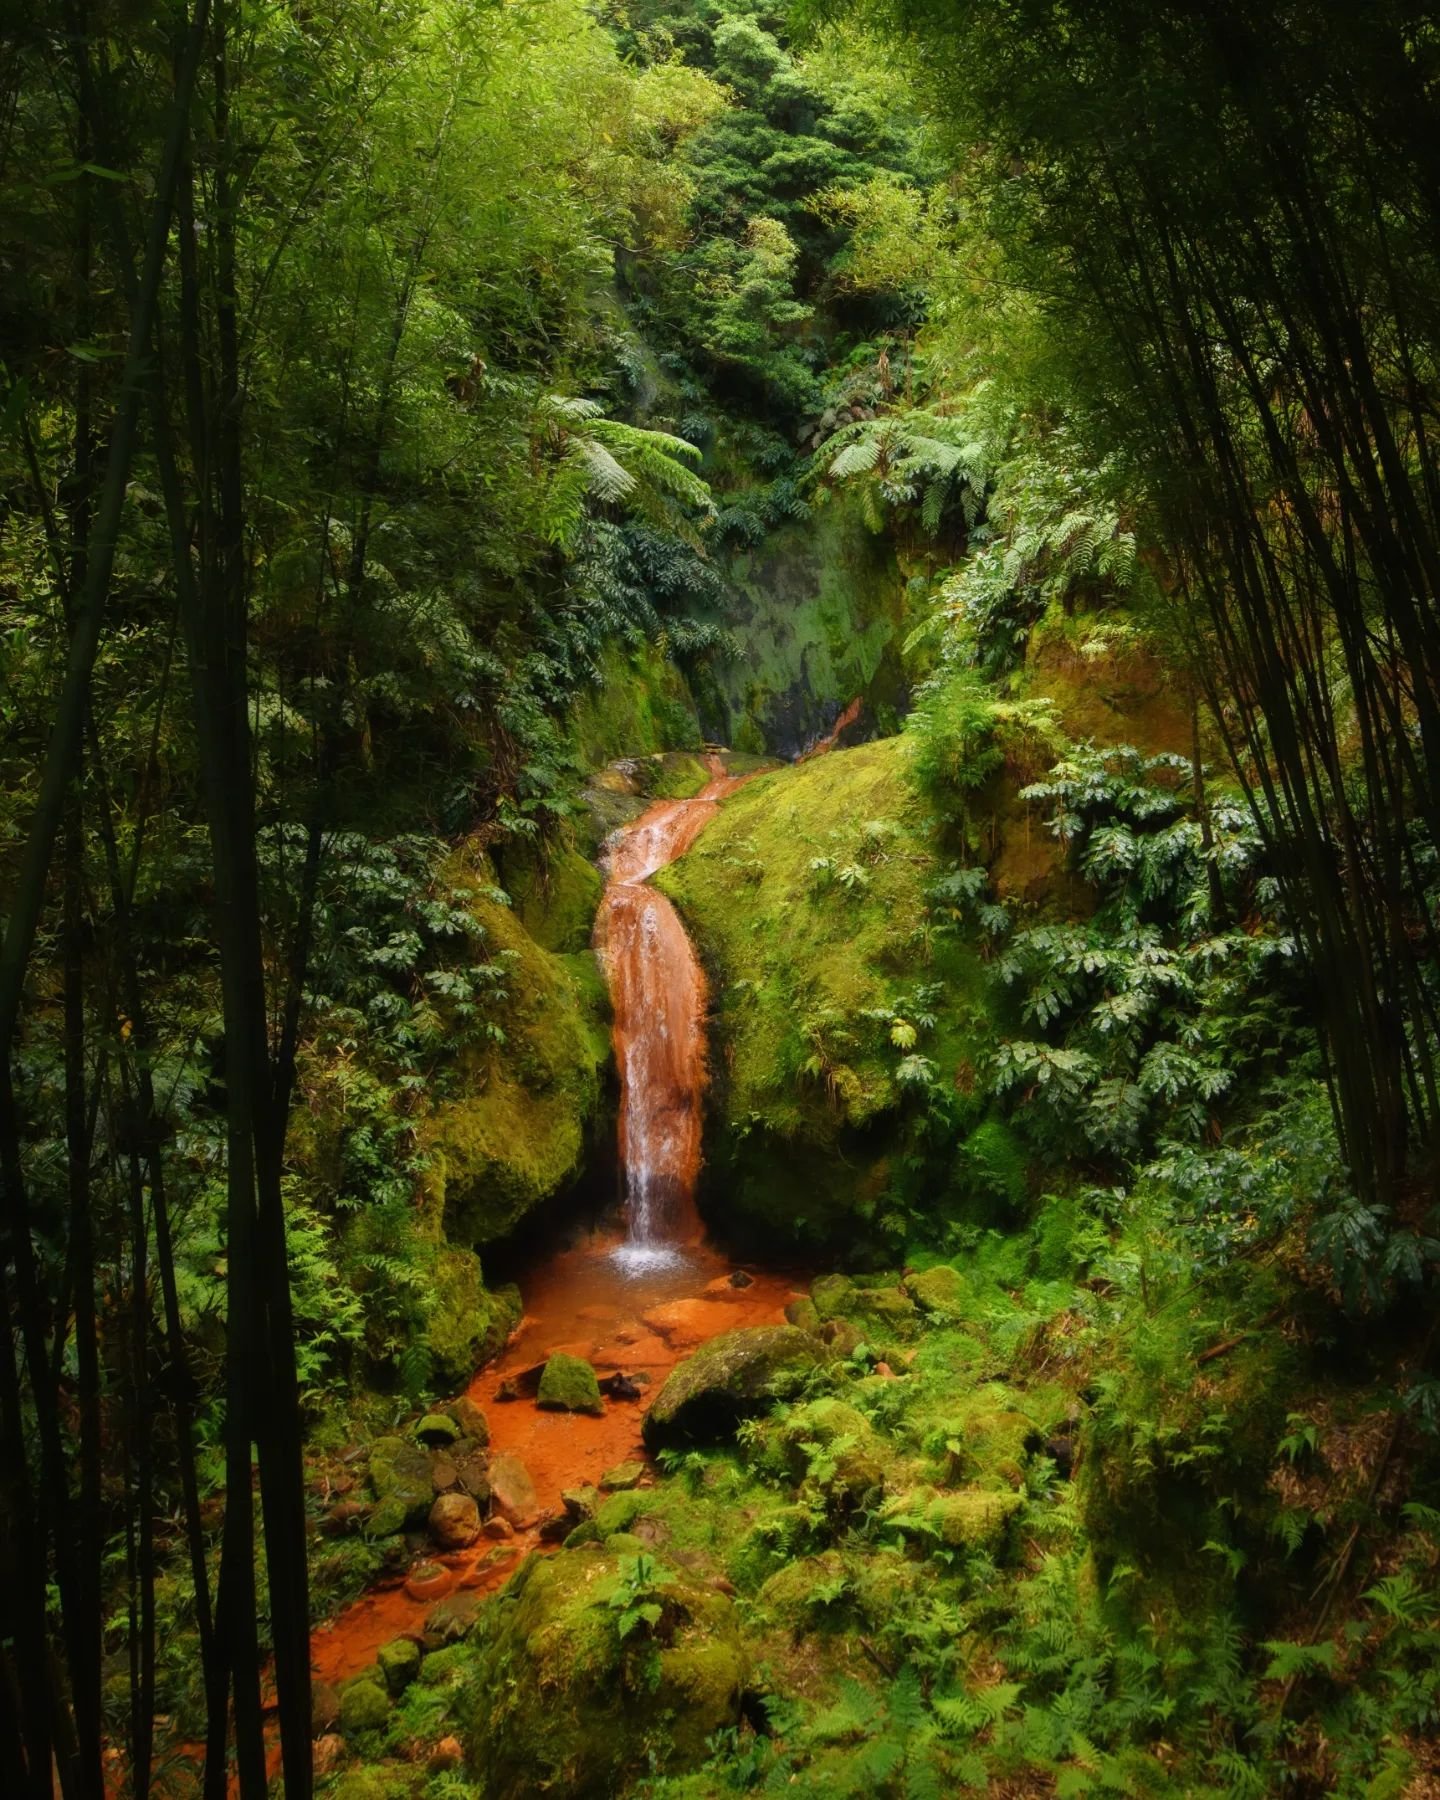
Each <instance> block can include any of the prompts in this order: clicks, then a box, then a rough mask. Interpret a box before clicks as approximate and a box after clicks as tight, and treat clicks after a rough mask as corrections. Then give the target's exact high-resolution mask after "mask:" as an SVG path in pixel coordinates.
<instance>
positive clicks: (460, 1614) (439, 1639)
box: [425, 1594, 484, 1650]
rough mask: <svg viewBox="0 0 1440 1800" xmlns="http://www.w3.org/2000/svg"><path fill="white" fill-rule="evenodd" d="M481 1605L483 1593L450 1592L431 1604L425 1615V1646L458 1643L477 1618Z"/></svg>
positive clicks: (482, 1603)
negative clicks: (434, 1604)
mask: <svg viewBox="0 0 1440 1800" xmlns="http://www.w3.org/2000/svg"><path fill="white" fill-rule="evenodd" d="M483 1605H484V1595H483V1594H451V1595H450V1596H449V1597H448V1598H447V1599H445V1600H442V1601H441V1602H440V1604H439V1605H438V1606H432V1607H431V1608H430V1610H429V1612H428V1613H426V1615H425V1642H426V1645H427V1647H428V1646H431V1645H433V1647H434V1648H435V1649H437V1650H438V1649H440V1648H441V1647H442V1646H443V1645H445V1644H455V1643H458V1642H459V1641H460V1639H461V1638H463V1637H465V1636H466V1635H467V1634H468V1633H469V1630H470V1627H471V1626H472V1625H473V1624H474V1623H475V1621H476V1619H477V1618H479V1616H480V1608H481V1607H482V1606H483Z"/></svg>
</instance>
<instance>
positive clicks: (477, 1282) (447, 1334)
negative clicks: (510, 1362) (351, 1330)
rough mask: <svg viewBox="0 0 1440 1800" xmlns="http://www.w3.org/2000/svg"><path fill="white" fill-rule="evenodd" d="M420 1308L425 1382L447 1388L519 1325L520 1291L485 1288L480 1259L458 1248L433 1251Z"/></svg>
mask: <svg viewBox="0 0 1440 1800" xmlns="http://www.w3.org/2000/svg"><path fill="white" fill-rule="evenodd" d="M423 1304H424V1311H425V1330H424V1342H425V1347H426V1349H427V1350H428V1351H429V1352H430V1373H431V1378H432V1379H433V1380H434V1381H436V1382H438V1383H440V1384H442V1385H444V1386H447V1387H449V1386H455V1387H458V1386H459V1385H460V1384H461V1383H462V1382H465V1381H468V1380H469V1379H470V1377H471V1376H472V1375H473V1374H474V1373H475V1371H476V1369H478V1368H480V1367H481V1366H482V1364H484V1363H486V1362H488V1361H489V1359H490V1358H491V1357H492V1356H494V1355H495V1354H496V1353H497V1352H498V1351H499V1350H500V1349H501V1348H502V1347H503V1345H504V1343H505V1340H506V1338H508V1337H509V1335H510V1333H511V1332H512V1331H513V1330H514V1329H515V1327H516V1326H517V1325H518V1324H519V1323H520V1290H519V1289H518V1288H516V1287H513V1286H506V1287H502V1288H497V1289H493V1290H492V1289H489V1288H487V1287H486V1286H485V1281H484V1277H483V1275H482V1272H481V1268H480V1258H479V1257H478V1256H477V1255H476V1254H475V1252H474V1251H473V1250H467V1249H466V1248H465V1247H464V1246H463V1245H459V1244H440V1245H437V1246H436V1248H435V1252H434V1257H433V1260H432V1262H431V1265H430V1269H429V1273H428V1275H427V1278H426V1284H425V1290H424V1297H423ZM447 1410H448V1409H447ZM462 1428H463V1427H462Z"/></svg>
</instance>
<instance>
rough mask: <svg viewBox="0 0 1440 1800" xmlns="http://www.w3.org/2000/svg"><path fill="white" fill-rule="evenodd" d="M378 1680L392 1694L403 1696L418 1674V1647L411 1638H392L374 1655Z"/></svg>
mask: <svg viewBox="0 0 1440 1800" xmlns="http://www.w3.org/2000/svg"><path fill="white" fill-rule="evenodd" d="M375 1661H376V1664H377V1666H378V1667H379V1670H380V1678H381V1680H382V1681H383V1682H384V1684H385V1687H386V1689H387V1690H388V1691H389V1692H390V1693H392V1694H403V1693H404V1692H405V1689H406V1688H407V1687H409V1685H410V1683H411V1682H412V1681H413V1680H414V1679H415V1677H416V1676H417V1675H418V1674H419V1673H420V1646H419V1645H418V1644H417V1643H416V1642H415V1640H414V1639H413V1638H394V1639H393V1640H392V1641H391V1642H390V1643H388V1644H382V1645H381V1646H380V1648H379V1649H378V1650H377V1651H376V1653H375Z"/></svg>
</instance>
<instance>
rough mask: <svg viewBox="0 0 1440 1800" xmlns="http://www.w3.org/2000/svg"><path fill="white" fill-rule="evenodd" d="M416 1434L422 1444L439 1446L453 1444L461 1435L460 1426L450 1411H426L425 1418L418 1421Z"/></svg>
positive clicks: (433, 1446)
mask: <svg viewBox="0 0 1440 1800" xmlns="http://www.w3.org/2000/svg"><path fill="white" fill-rule="evenodd" d="M415 1435H416V1437H417V1438H419V1440H420V1442H421V1443H422V1444H428V1445H430V1446H431V1447H432V1448H438V1447H439V1446H441V1445H443V1444H453V1443H454V1442H455V1440H456V1438H458V1437H459V1435H460V1427H459V1426H458V1425H457V1424H456V1423H455V1421H454V1419H452V1418H451V1417H450V1415H449V1413H443V1412H432V1413H426V1414H425V1417H424V1418H423V1419H419V1420H417V1421H416V1425H415Z"/></svg>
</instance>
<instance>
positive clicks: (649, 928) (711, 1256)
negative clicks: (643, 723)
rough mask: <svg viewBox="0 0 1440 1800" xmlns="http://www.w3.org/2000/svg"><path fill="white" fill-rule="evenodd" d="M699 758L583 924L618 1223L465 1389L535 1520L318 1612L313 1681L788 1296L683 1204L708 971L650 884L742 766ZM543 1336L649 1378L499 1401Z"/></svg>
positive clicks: (620, 851)
mask: <svg viewBox="0 0 1440 1800" xmlns="http://www.w3.org/2000/svg"><path fill="white" fill-rule="evenodd" d="M710 766H711V771H712V779H711V780H710V782H709V783H708V784H707V785H706V787H705V788H704V789H703V791H702V792H701V793H700V794H698V795H697V796H696V797H695V798H694V799H692V800H666V801H660V802H658V803H657V804H656V805H654V806H652V807H651V808H650V809H649V810H648V811H647V812H645V813H644V814H642V815H641V817H640V818H638V819H637V820H636V821H635V823H634V824H633V825H631V826H629V827H627V828H626V829H625V830H624V831H623V832H622V833H621V834H619V835H618V837H617V839H616V841H615V843H614V845H613V848H612V850H611V853H610V858H609V869H608V876H609V879H608V882H607V885H606V889H605V895H604V899H603V900H602V902H601V908H600V916H599V919H598V920H597V924H596V933H595V936H596V947H597V949H598V950H599V951H600V953H601V956H602V958H603V960H604V963H605V966H606V970H607V972H608V974H609V978H610V985H611V993H612V997H613V1002H614V1012H615V1048H616V1059H617V1062H618V1064H619V1068H620V1080H621V1098H620V1149H621V1160H622V1165H623V1167H624V1170H625V1176H626V1194H627V1202H628V1218H627V1223H628V1236H627V1237H626V1239H625V1240H624V1241H621V1240H619V1239H618V1238H616V1237H614V1236H597V1237H595V1238H594V1239H593V1240H592V1241H590V1242H589V1243H587V1244H585V1245H583V1246H581V1247H578V1248H576V1249H572V1250H565V1251H562V1252H560V1253H559V1254H558V1255H555V1256H553V1257H551V1258H549V1259H548V1260H547V1261H546V1262H544V1263H543V1264H542V1265H540V1266H538V1267H537V1268H536V1269H535V1270H534V1272H533V1273H532V1275H531V1276H530V1277H529V1278H528V1279H527V1280H526V1281H525V1282H524V1284H523V1286H524V1293H525V1317H524V1319H523V1320H522V1321H521V1324H520V1327H519V1330H518V1331H517V1332H516V1334H515V1335H514V1337H513V1338H512V1339H511V1341H510V1343H509V1345H508V1346H507V1347H506V1349H505V1352H504V1354H503V1355H502V1356H501V1358H500V1360H499V1362H498V1363H497V1364H495V1365H494V1366H493V1367H491V1368H489V1369H486V1370H484V1371H482V1372H481V1373H480V1374H479V1375H477V1376H476V1377H475V1379H474V1381H473V1382H472V1383H471V1386H470V1393H471V1396H472V1398H474V1399H475V1400H476V1401H478V1402H479V1403H480V1405H481V1406H482V1407H483V1408H484V1410H485V1413H486V1416H487V1418H488V1419H489V1422H490V1441H491V1451H492V1455H493V1454H498V1453H500V1452H504V1451H510V1452H513V1453H514V1454H515V1455H517V1456H518V1457H519V1458H520V1460H521V1461H522V1462H523V1463H524V1464H525V1467H526V1469H527V1470H528V1471H529V1473H530V1476H531V1479H532V1480H533V1482H534V1484H535V1489H536V1495H537V1520H536V1522H535V1523H534V1524H531V1525H529V1526H527V1528H525V1529H523V1530H520V1531H517V1533H516V1535H515V1537H514V1538H513V1539H508V1540H502V1544H501V1545H500V1546H497V1544H496V1543H495V1541H493V1540H492V1539H490V1538H487V1537H482V1538H481V1539H480V1540H479V1542H478V1543H477V1544H476V1545H475V1546H473V1547H472V1548H471V1549H469V1550H462V1551H456V1552H453V1553H451V1554H449V1555H443V1554H437V1555H435V1556H432V1557H430V1558H429V1559H428V1560H429V1561H431V1562H434V1563H438V1564H440V1565H442V1566H443V1568H444V1570H445V1574H444V1576H442V1577H441V1578H440V1582H439V1589H438V1591H433V1590H432V1591H427V1592H426V1593H424V1594H423V1595H421V1596H417V1595H415V1594H412V1593H411V1592H409V1591H407V1588H406V1586H405V1583H404V1579H403V1578H402V1577H396V1578H395V1579H394V1580H392V1581H391V1582H390V1583H388V1584H386V1585H383V1586H380V1587H377V1588H375V1589H373V1590H372V1591H371V1592H370V1593H368V1594H366V1595H365V1596H364V1597H363V1598H362V1599H360V1600H358V1601H357V1602H356V1603H355V1604H354V1605H353V1606H351V1607H349V1608H347V1609H346V1611H345V1612H343V1613H342V1614H341V1615H340V1616H339V1617H338V1618H337V1619H335V1620H334V1621H333V1622H331V1623H330V1624H328V1625H326V1626H322V1627H321V1628H320V1629H319V1630H318V1631H317V1632H316V1633H315V1634H314V1637H313V1639H312V1651H311V1663H312V1666H313V1668H314V1671H315V1674H316V1676H317V1678H318V1679H320V1680H322V1681H328V1682H337V1681H343V1680H345V1679H347V1678H348V1677H349V1676H351V1675H355V1674H358V1673H359V1672H360V1670H361V1669H363V1668H365V1667H367V1666H368V1665H369V1664H370V1663H372V1662H373V1661H374V1659H375V1652H376V1651H377V1650H378V1649H379V1647H380V1646H381V1645H382V1644H385V1643H388V1642H389V1641H390V1640H391V1639H392V1638H395V1637H399V1636H401V1635H402V1634H403V1633H406V1632H412V1633H413V1632H418V1631H420V1630H421V1629H422V1627H423V1623H424V1619H425V1615H426V1613H427V1612H428V1611H429V1609H430V1608H431V1607H432V1606H433V1605H434V1604H435V1603H436V1600H437V1599H438V1598H441V1597H443V1595H444V1594H445V1593H446V1592H452V1591H454V1590H455V1589H459V1590H462V1591H465V1590H469V1591H479V1592H485V1591H488V1590H490V1589H493V1588H496V1587H499V1586H500V1585H501V1584H502V1583H503V1582H504V1581H505V1580H506V1579H507V1578H508V1577H509V1575H510V1573H511V1571H512V1570H513V1569H514V1568H515V1567H516V1566H517V1565H518V1563H519V1561H520V1559H521V1557H522V1556H523V1555H524V1554H525V1553H526V1552H527V1551H529V1550H531V1549H535V1548H539V1547H541V1544H540V1537H539V1529H538V1526H539V1522H540V1521H541V1520H543V1519H544V1518H545V1517H547V1516H550V1515H552V1514H555V1513H558V1512H560V1511H561V1510H562V1502H561V1497H560V1496H561V1493H562V1492H563V1491H564V1490H565V1489H567V1488H576V1487H583V1486H587V1485H594V1484H596V1483H598V1482H599V1480H600V1478H601V1476H602V1475H604V1474H605V1472H606V1471H607V1470H608V1469H611V1468H613V1467H614V1466H615V1465H616V1464H617V1463H621V1462H628V1461H631V1460H642V1459H643V1457H644V1451H643V1448H642V1446H641V1441H640V1422H641V1418H642V1416H643V1413H644V1407H645V1404H646V1401H647V1400H648V1399H649V1398H650V1397H651V1396H653V1395H654V1394H655V1392H656V1391H657V1390H658V1388H659V1386H660V1384H661V1383H662V1382H663V1381H664V1379H665V1377H666V1375H667V1374H668V1373H669V1372H670V1370H671V1369H672V1368H673V1367H674V1366H675V1364H676V1363H677V1362H679V1361H680V1360H681V1359H682V1358H684V1357H685V1356H688V1355H689V1354H690V1352H691V1351H692V1350H694V1349H695V1348H696V1347H697V1346H698V1345H700V1344H702V1343H704V1342H705V1341H706V1340H707V1339H708V1338H712V1337H715V1336H716V1335H718V1334H719V1333H720V1332H723V1331H733V1330H735V1329H736V1328H737V1327H738V1326H742V1325H768V1324H773V1323H775V1322H776V1321H778V1320H779V1319H781V1318H782V1317H783V1314H784V1308H785V1304H786V1302H787V1300H789V1299H790V1298H792V1296H793V1294H794V1289H793V1288H792V1286H791V1284H790V1281H789V1279H788V1278H787V1277H786V1276H783V1275H779V1274H775V1273H757V1274H756V1275H754V1277H753V1279H752V1281H751V1284H750V1285H749V1286H747V1287H741V1288H737V1287H732V1286H731V1284H730V1280H729V1275H730V1264H729V1263H727V1262H726V1261H725V1260H724V1259H723V1258H722V1257H721V1256H720V1255H719V1254H718V1253H717V1252H715V1251H713V1250H711V1249H709V1248H708V1247H707V1246H706V1245H705V1244H704V1243H703V1242H702V1241H701V1231H700V1222H699V1217H698V1215H697V1213H696V1211H695V1181H696V1176H697V1175H698V1173H699V1168H700V1130H701V1101H702V1098H703V1095H704V1088H705V1034H704V1012H705V1001H706V992H705V978H704V975H703V973H702V972H701V969H700V965H699V962H698V960H697V958H696V955H695V952H694V949H693V948H692V946H691V944H690V941H689V939H688V938H687V937H686V935H685V930H684V927H683V926H682V925H681V923H680V919H679V916H678V915H677V913H676V912H675V909H674V907H672V906H671V904H670V902H669V901H668V900H667V899H666V898H665V897H664V895H663V894H659V893H656V892H655V890H654V889H653V888H651V887H649V886H648V885H647V882H648V877H649V876H651V875H653V874H654V873H655V871H656V870H657V869H660V868H663V867H664V865H665V864H666V863H668V862H672V861H674V859H675V858H676V857H677V856H680V855H682V854H683V853H684V852H685V851H686V850H687V849H688V848H689V847H690V845H691V844H693V843H694V841H695V839H696V837H697V836H698V835H699V834H700V832H701V831H702V830H703V829H704V827H705V825H706V824H707V823H708V822H709V820H710V819H711V818H713V817H714V815H715V811H716V808H717V807H718V805H719V803H720V801H721V800H722V799H723V798H724V797H725V796H726V795H727V794H730V793H732V792H733V791H734V790H735V789H736V788H737V787H738V786H739V785H740V783H741V781H742V780H744V779H745V777H735V776H728V775H726V774H725V773H724V771H723V767H722V765H721V763H720V760H719V758H718V757H715V758H712V759H711V764H710ZM556 1350H564V1351H567V1352H568V1353H570V1354H572V1355H575V1356H583V1357H585V1358H586V1359H587V1361H589V1362H590V1363H592V1364H593V1365H594V1367H595V1369H596V1371H597V1372H598V1374H599V1375H600V1378H601V1379H602V1380H604V1379H605V1377H606V1376H607V1375H611V1374H614V1373H617V1372H623V1373H624V1374H626V1375H630V1376H636V1375H639V1376H642V1377H648V1378H649V1383H648V1386H647V1385H644V1383H643V1381H642V1398H641V1399H640V1400H638V1401H637V1400H629V1401H627V1400H617V1399H607V1400H606V1402H605V1411H604V1414H603V1416H601V1417H599V1418H591V1417H589V1416H588V1415H584V1414H576V1413H555V1412H542V1411H541V1410H540V1409H539V1408H538V1407H537V1406H536V1405H535V1403H534V1401H533V1400H530V1399H519V1400H513V1401H497V1399H496V1397H495V1396H496V1392H497V1389H498V1388H499V1386H500V1383H501V1381H502V1379H503V1378H504V1377H506V1376H507V1375H513V1374H517V1373H518V1372H520V1371H522V1370H526V1369H533V1368H534V1366H535V1365H536V1364H537V1363H540V1362H543V1360H544V1359H545V1358H546V1357H547V1356H549V1355H550V1354H551V1353H552V1352H554V1351H556ZM497 1551H498V1553H497Z"/></svg>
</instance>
